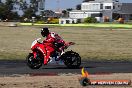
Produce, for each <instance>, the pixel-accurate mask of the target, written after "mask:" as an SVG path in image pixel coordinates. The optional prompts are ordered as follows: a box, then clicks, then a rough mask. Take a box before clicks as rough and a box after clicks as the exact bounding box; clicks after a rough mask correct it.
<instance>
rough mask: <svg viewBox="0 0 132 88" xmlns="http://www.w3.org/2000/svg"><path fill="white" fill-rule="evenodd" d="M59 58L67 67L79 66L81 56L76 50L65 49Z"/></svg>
mask: <svg viewBox="0 0 132 88" xmlns="http://www.w3.org/2000/svg"><path fill="white" fill-rule="evenodd" d="M61 58H62V59H63V60H64V63H65V65H66V66H67V67H68V68H79V67H80V65H81V57H80V56H79V54H78V53H76V52H73V51H67V52H66V53H64V54H63V55H62V57H61Z"/></svg>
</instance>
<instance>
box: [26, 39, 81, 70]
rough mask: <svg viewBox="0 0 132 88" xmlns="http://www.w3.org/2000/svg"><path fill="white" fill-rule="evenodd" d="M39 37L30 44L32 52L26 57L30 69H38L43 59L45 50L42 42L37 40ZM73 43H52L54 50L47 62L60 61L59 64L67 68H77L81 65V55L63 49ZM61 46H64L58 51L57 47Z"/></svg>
mask: <svg viewBox="0 0 132 88" xmlns="http://www.w3.org/2000/svg"><path fill="white" fill-rule="evenodd" d="M40 39H41V38H38V39H36V40H35V41H33V43H32V45H31V50H32V53H29V55H28V56H27V58H26V62H27V65H28V66H29V67H30V68H31V69H39V68H40V67H41V66H42V64H43V61H44V55H45V52H43V49H45V47H44V44H42V43H41V42H39V40H40ZM74 44H75V43H73V42H69V43H68V44H67V45H64V44H59V43H54V46H55V51H54V53H53V54H52V55H51V57H50V61H49V63H52V64H53V63H59V62H61V65H62V64H64V65H66V66H67V67H68V68H79V67H80V65H81V57H80V56H79V54H78V53H76V52H74V51H72V50H71V51H66V52H65V51H64V50H65V49H67V48H68V47H69V46H71V45H74ZM62 46H65V48H64V49H63V50H62V51H59V50H58V49H59V48H60V47H62ZM45 50H46V49H45Z"/></svg>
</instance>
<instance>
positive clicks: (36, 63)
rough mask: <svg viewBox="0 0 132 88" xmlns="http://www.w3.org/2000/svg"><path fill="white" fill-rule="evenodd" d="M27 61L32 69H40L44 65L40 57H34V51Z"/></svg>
mask: <svg viewBox="0 0 132 88" xmlns="http://www.w3.org/2000/svg"><path fill="white" fill-rule="evenodd" d="M26 63H27V65H28V66H29V67H30V68H31V69H39V68H40V67H41V66H42V62H41V61H40V60H39V59H34V56H33V54H32V53H30V54H29V55H28V56H27V58H26Z"/></svg>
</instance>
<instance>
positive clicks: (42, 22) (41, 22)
mask: <svg viewBox="0 0 132 88" xmlns="http://www.w3.org/2000/svg"><path fill="white" fill-rule="evenodd" d="M36 23H37V24H44V23H45V22H44V21H37V22H36Z"/></svg>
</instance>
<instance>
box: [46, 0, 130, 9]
mask: <svg viewBox="0 0 132 88" xmlns="http://www.w3.org/2000/svg"><path fill="white" fill-rule="evenodd" d="M82 1H83V0H60V2H59V3H57V0H46V9H52V10H56V9H57V8H61V9H65V8H75V7H76V5H77V4H80V3H81V2H82ZM120 1H121V2H125V3H127V2H128V3H132V0H120Z"/></svg>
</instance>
